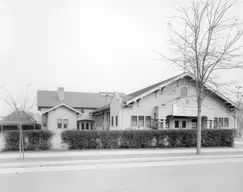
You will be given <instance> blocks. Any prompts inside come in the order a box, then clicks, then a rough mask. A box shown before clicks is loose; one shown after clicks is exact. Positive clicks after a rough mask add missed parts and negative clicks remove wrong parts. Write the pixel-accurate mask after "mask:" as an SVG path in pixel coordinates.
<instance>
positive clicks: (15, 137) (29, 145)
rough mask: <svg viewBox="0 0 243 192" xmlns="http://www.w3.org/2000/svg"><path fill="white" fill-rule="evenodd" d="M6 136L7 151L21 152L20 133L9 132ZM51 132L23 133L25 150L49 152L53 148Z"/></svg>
mask: <svg viewBox="0 0 243 192" xmlns="http://www.w3.org/2000/svg"><path fill="white" fill-rule="evenodd" d="M4 134H5V149H4V150H5V151H18V150H19V131H7V132H5V133H4ZM52 136H53V133H52V132H51V131H43V130H37V131H23V137H24V149H25V150H49V149H50V147H51V138H52Z"/></svg>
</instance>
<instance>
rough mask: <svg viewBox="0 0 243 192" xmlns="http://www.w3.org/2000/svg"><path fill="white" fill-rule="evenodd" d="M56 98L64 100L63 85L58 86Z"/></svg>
mask: <svg viewBox="0 0 243 192" xmlns="http://www.w3.org/2000/svg"><path fill="white" fill-rule="evenodd" d="M57 99H58V101H60V102H64V87H58V91H57Z"/></svg>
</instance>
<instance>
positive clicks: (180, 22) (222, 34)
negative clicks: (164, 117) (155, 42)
mask: <svg viewBox="0 0 243 192" xmlns="http://www.w3.org/2000/svg"><path fill="white" fill-rule="evenodd" d="M234 4H236V1H230V0H226V1H220V0H203V1H192V2H191V5H190V6H189V7H187V8H184V7H179V9H178V13H179V14H178V15H179V16H174V17H172V21H173V22H177V23H176V26H175V27H174V26H172V23H168V27H169V30H170V31H171V32H172V38H171V40H170V46H171V52H172V56H165V55H164V54H161V53H160V55H161V56H162V57H163V58H165V59H167V60H169V61H170V62H172V63H173V64H174V65H175V66H176V67H178V68H179V69H181V70H183V71H184V72H187V73H189V74H191V75H192V76H193V79H194V83H195V84H196V93H197V95H196V97H197V108H198V112H197V152H196V153H197V154H200V151H201V113H202V102H203V100H204V98H205V97H206V95H207V89H206V87H205V85H206V84H207V86H212V87H215V86H216V87H218V88H219V84H218V83H217V82H216V78H217V75H216V73H217V72H218V71H220V70H230V69H239V68H242V66H243V65H242V61H243V60H241V56H242V54H240V53H239V51H241V47H242V45H240V44H239V39H240V38H241V36H242V34H243V31H242V30H240V26H241V23H240V22H239V20H238V19H236V18H227V13H228V11H229V10H230V8H232V6H233V5H234ZM178 26H179V27H178ZM175 28H177V29H175ZM182 28H183V29H184V30H181V29H182Z"/></svg>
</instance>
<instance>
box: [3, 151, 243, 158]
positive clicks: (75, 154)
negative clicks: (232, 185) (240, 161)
mask: <svg viewBox="0 0 243 192" xmlns="http://www.w3.org/2000/svg"><path fill="white" fill-rule="evenodd" d="M195 153H196V149H195V148H190V149H185V148H180V149H178V148H177V149H106V150H104V149H102V150H79V151H38V152H36V151H34V152H29V151H28V152H25V158H44V157H49V158H51V157H87V156H115V155H120V156H121V155H153V154H154V155H170V154H178V155H180V154H184V155H186V154H188V155H190V154H191V155H193V154H195ZM202 153H212V154H213V153H231V154H232V153H238V154H243V148H202ZM16 158H19V152H1V153H0V159H16Z"/></svg>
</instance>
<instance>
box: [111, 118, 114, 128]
mask: <svg viewBox="0 0 243 192" xmlns="http://www.w3.org/2000/svg"><path fill="white" fill-rule="evenodd" d="M113 125H114V117H113V116H112V117H111V126H112V127H113Z"/></svg>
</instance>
